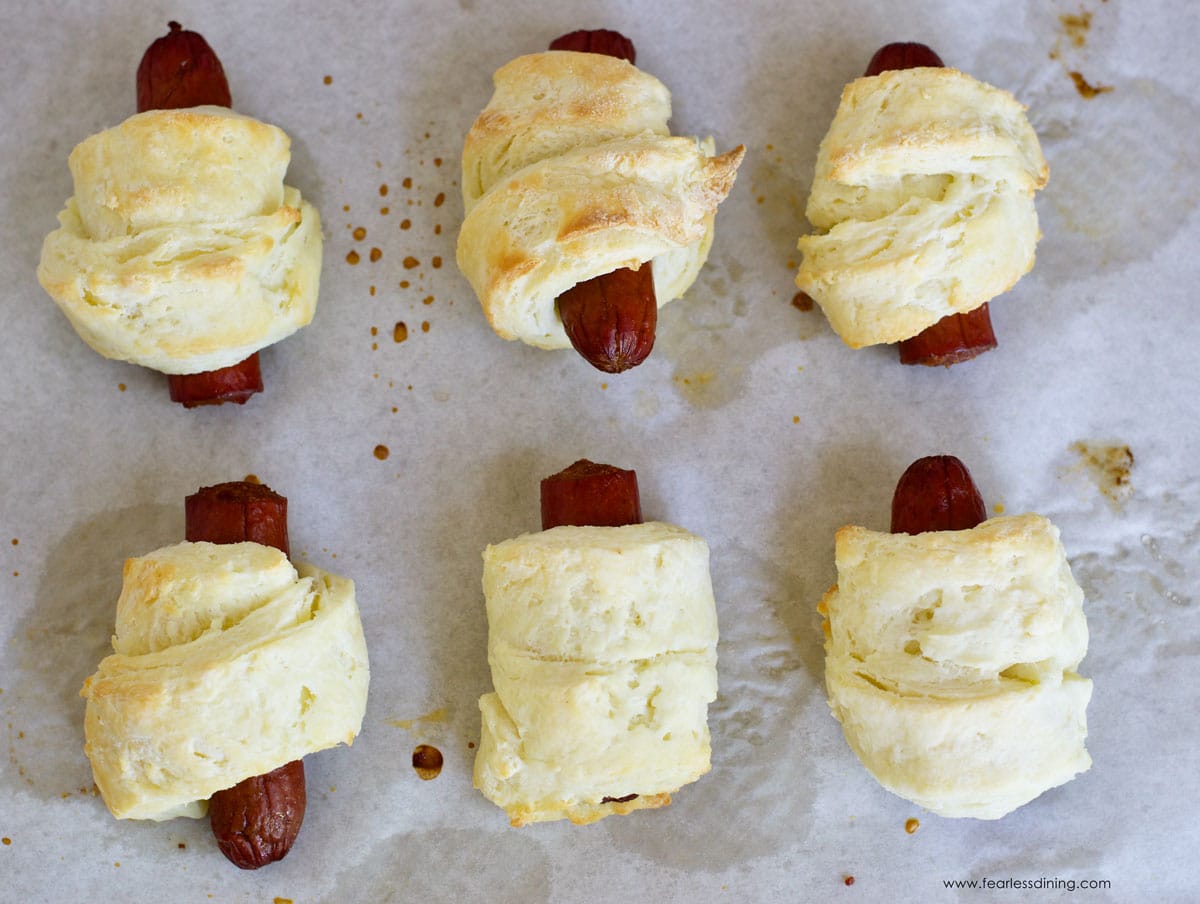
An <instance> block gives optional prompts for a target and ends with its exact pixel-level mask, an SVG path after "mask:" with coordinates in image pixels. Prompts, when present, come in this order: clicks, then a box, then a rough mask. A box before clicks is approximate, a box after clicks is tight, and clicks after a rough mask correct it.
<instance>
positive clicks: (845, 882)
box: [842, 876, 854, 886]
mask: <svg viewBox="0 0 1200 904" xmlns="http://www.w3.org/2000/svg"><path fill="white" fill-rule="evenodd" d="M842 884H843V885H846V886H850V885H853V884H854V877H853V876H847V877H846V878H845V879H843V880H842Z"/></svg>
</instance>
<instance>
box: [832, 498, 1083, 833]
mask: <svg viewBox="0 0 1200 904" xmlns="http://www.w3.org/2000/svg"><path fill="white" fill-rule="evenodd" d="M836 558H837V570H838V583H837V585H836V586H835V587H834V588H833V589H832V590H830V591H829V593H828V594H826V596H825V598H824V600H822V605H821V609H822V611H823V612H824V613H825V615H826V618H827V623H826V626H825V627H826V630H827V637H826V642H825V685H826V689H827V691H828V693H829V705H830V708H831V709H832V710H833V714H834V716H835V717H836V718H837V719H838V721H839V722H841V723H842V729H843V731H844V733H845V735H846V740H847V742H848V743H849V744H850V747H851V749H852V750H853V751H854V752H855V754H857V755H858V758H859V759H860V760H861V761H862V763H863V765H864V766H866V767H867V770H868V771H869V772H870V773H871V774H872V775H873V776H875V778H876V779H877V780H878V781H879V783H880V784H882V785H883V786H884V787H885V788H887V789H888V790H890V791H893V792H895V793H896V794H899V795H900V796H901V797H904V798H906V799H908V800H911V801H912V802H913V803H916V804H919V805H920V806H922V807H925V808H926V809H928V810H930V811H932V812H934V813H937V814H939V815H941V816H972V817H975V818H978V819H997V818H999V817H1001V816H1004V815H1005V814H1006V813H1009V812H1011V811H1012V810H1014V809H1016V808H1017V807H1019V806H1021V805H1023V804H1026V803H1028V802H1029V801H1031V800H1033V799H1034V798H1035V797H1037V796H1038V795H1039V794H1041V793H1042V792H1043V791H1046V790H1048V789H1050V788H1053V787H1056V786H1058V785H1061V784H1063V783H1065V782H1068V781H1070V780H1071V779H1072V778H1074V777H1075V776H1076V775H1077V774H1078V773H1080V772H1084V771H1086V770H1087V769H1088V768H1089V767H1090V765H1091V759H1090V758H1089V756H1088V754H1087V750H1085V749H1084V741H1085V739H1086V737H1087V718H1086V709H1087V704H1088V701H1089V699H1090V698H1091V693H1092V682H1091V681H1089V680H1087V679H1085V678H1081V677H1079V675H1077V674H1076V673H1075V669H1076V668H1077V667H1078V665H1079V662H1080V660H1082V659H1083V656H1084V654H1085V653H1086V652H1087V641H1088V634H1087V622H1086V620H1085V618H1084V614H1083V592H1082V591H1081V590H1080V588H1079V585H1078V584H1077V583H1076V582H1075V579H1074V578H1073V577H1072V575H1071V569H1070V566H1069V565H1068V563H1067V559H1066V554H1065V552H1064V550H1063V548H1062V544H1061V543H1060V542H1059V535H1058V529H1057V528H1055V527H1054V525H1052V524H1051V523H1050V522H1049V521H1047V520H1046V519H1045V518H1043V517H1041V516H1040V515H1033V514H1027V515H1018V516H1011V517H1003V518H993V519H991V520H988V521H985V522H984V523H983V524H980V525H979V526H978V527H975V528H972V529H971V530H961V531H933V532H929V533H923V534H915V535H911V536H910V535H908V534H885V533H877V532H875V531H870V530H866V529H865V528H861V527H844V528H842V529H841V530H839V531H838V533H837V540H836Z"/></svg>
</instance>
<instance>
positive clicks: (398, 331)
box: [392, 320, 408, 342]
mask: <svg viewBox="0 0 1200 904" xmlns="http://www.w3.org/2000/svg"><path fill="white" fill-rule="evenodd" d="M392 338H393V339H394V340H396V341H397V342H403V341H404V340H405V339H407V338H408V326H407V324H405V322H404V321H403V320H397V321H396V325H395V326H394V327H392Z"/></svg>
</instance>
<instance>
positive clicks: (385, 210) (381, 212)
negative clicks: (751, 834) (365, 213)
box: [379, 207, 392, 217]
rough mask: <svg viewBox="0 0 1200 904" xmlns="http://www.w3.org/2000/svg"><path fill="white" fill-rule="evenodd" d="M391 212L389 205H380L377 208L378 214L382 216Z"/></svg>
mask: <svg viewBox="0 0 1200 904" xmlns="http://www.w3.org/2000/svg"><path fill="white" fill-rule="evenodd" d="M391 212H392V209H391V208H390V207H381V208H379V215H380V216H384V217H386V216H387V215H388V214H389V213H391Z"/></svg>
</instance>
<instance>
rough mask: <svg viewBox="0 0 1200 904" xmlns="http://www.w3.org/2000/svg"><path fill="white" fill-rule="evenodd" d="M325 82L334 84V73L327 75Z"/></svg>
mask: <svg viewBox="0 0 1200 904" xmlns="http://www.w3.org/2000/svg"><path fill="white" fill-rule="evenodd" d="M325 84H327V85H332V84H333V76H332V75H327V76H325Z"/></svg>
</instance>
